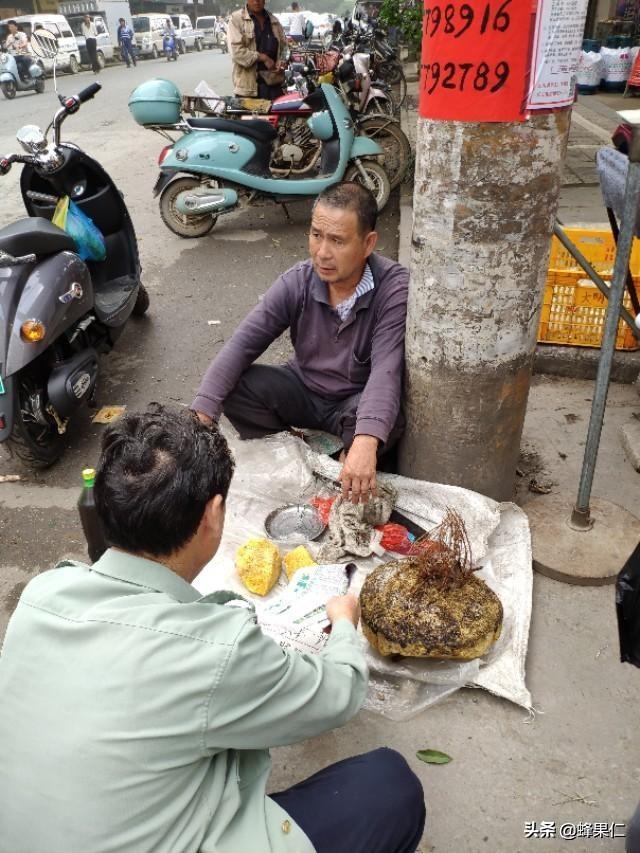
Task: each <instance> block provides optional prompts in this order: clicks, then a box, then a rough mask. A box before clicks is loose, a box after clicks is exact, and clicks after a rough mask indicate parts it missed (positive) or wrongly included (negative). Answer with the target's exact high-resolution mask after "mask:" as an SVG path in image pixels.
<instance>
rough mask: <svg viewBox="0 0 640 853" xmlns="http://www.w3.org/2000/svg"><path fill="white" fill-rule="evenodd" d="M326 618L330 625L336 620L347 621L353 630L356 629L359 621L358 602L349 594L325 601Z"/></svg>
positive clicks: (335, 596)
mask: <svg viewBox="0 0 640 853" xmlns="http://www.w3.org/2000/svg"><path fill="white" fill-rule="evenodd" d="M327 616H328V617H329V621H330V622H331V624H332V625H333V624H335V623H336V622H337V621H338V619H348V620H349V622H351V624H352V625H353V627H354V628H357V627H358V620H359V619H360V602H359V601H358V599H357V598H356V597H355V595H352V594H350V593H347V595H334V596H333V598H330V599H329V601H327Z"/></svg>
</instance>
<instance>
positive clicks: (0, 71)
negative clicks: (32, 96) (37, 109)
mask: <svg viewBox="0 0 640 853" xmlns="http://www.w3.org/2000/svg"><path fill="white" fill-rule="evenodd" d="M0 89H2V94H3V95H4V96H5V98H8V99H9V100H10V101H11V100H13V98H15V96H16V92H32V91H34V92H37V94H39V95H41V94H42V93H43V92H44V70H43V69H42V67H41V66H40V65H38V63H37V62H36V61H35V60H32V62H31V65H30V66H29V76H28V77H27V76H26V75H25V76H24V77H21V76H20V73H19V72H18V63H17V61H16V58H15V56H14V55H13V54H12V53H8V52H7V51H6V50H1V51H0Z"/></svg>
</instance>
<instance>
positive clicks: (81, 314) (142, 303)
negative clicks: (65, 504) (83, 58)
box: [0, 83, 149, 468]
mask: <svg viewBox="0 0 640 853" xmlns="http://www.w3.org/2000/svg"><path fill="white" fill-rule="evenodd" d="M100 89H101V86H100V84H99V83H92V84H91V85H90V86H88V87H87V88H86V89H83V90H82V91H81V92H80V93H79V94H77V95H73V96H71V97H68V98H65V97H64V96H62V95H59V96H58V97H59V100H60V103H61V107H60V109H58V110H57V112H56V113H55V116H54V118H53V121H52V123H51V127H52V128H53V139H52V141H51V143H50V142H49V141H48V140H47V137H46V135H45V134H43V133H42V131H41V130H40V129H39V128H38V127H36V126H35V125H26V126H25V127H22V128H21V129H20V130H19V131H18V134H17V139H18V142H19V143H20V145H21V146H22V148H23V149H24V151H25V152H26V153H25V154H11V155H9V156H6V157H2V158H0V175H6V174H7V172H9V170H10V168H11V166H12V164H13V163H21V164H23V169H22V174H21V176H20V189H21V192H22V198H23V201H24V205H25V207H26V210H27V213H28V217H27V218H25V219H19V220H18V221H17V222H14V223H13V224H12V225H8V226H6V227H5V228H0V442H4V443H5V444H6V446H7V447H8V449H9V451H10V452H11V453H13V454H15V455H16V456H17V457H18V458H19V459H21V460H22V461H23V462H24V463H26V464H27V465H28V466H30V467H32V468H46V467H48V466H49V465H52V464H53V463H54V462H55V461H56V460H57V459H58V458H59V457H60V455H61V454H62V451H63V435H64V433H65V431H66V429H67V424H68V422H69V419H70V417H71V416H72V414H73V413H74V411H75V410H76V409H77V408H78V407H79V406H80V405H81V404H82V403H84V402H87V401H88V402H93V400H94V399H95V391H96V382H97V379H98V354H99V353H103V352H108V351H109V350H111V349H112V347H113V345H114V344H115V342H116V340H117V339H118V337H119V336H120V334H121V333H122V331H123V329H124V326H125V324H126V322H127V320H128V319H129V317H130V315H131V314H135V315H138V316H140V315H142V314H144V313H145V311H146V310H147V308H148V306H149V297H148V294H147V291H146V290H145V288H144V287H143V285H142V284H141V283H140V260H139V257H138V245H137V241H136V235H135V232H134V230H133V225H132V223H131V219H130V217H129V213H128V211H127V208H126V205H125V203H124V199H123V197H122V194H121V193H120V191H119V190H118V188H117V187H116V185H115V184H114V183H113V181H112V180H111V178H110V177H109V175H108V174H107V173H106V172H105V171H104V169H103V168H102V166H101V165H100V164H99V163H98V162H96V161H95V160H93V159H92V158H91V157H89V156H88V155H87V154H85V153H84V152H83V151H82V150H81V149H80V148H78V147H77V146H76V145H73V144H71V143H66V142H61V140H60V130H61V127H62V123H63V122H64V121H65V119H66V118H68V116H70V115H73V114H74V113H76V112H77V111H78V109H79V108H80V105H81V104H83V103H85V102H86V101H88V100H90V99H91V98H93V97H94V96H95V95H96V94H97V92H99V91H100ZM62 196H69V197H70V198H71V199H72V200H73V201H74V202H75V204H76V205H77V206H78V207H79V208H80V210H81V211H83V213H85V214H86V215H87V216H89V217H90V218H91V219H92V220H93V222H94V224H95V225H96V226H97V227H98V228H99V229H100V231H101V232H102V235H103V237H104V241H105V245H106V250H107V251H106V258H105V259H104V260H103V261H83V260H81V258H80V257H79V254H78V247H77V245H76V242H75V240H74V239H73V238H72V237H71V236H70V235H69V234H68V233H67V232H66V231H63V230H62V229H61V228H58V227H57V226H56V225H53V224H52V222H51V221H50V220H51V218H52V216H53V214H54V211H55V209H56V205H57V203H58V200H59V198H60V197H62Z"/></svg>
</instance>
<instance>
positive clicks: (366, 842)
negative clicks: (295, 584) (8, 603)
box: [0, 408, 424, 853]
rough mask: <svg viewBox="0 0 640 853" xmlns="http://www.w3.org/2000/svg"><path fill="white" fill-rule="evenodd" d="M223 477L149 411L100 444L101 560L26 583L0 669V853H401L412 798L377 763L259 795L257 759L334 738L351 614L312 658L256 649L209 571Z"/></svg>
mask: <svg viewBox="0 0 640 853" xmlns="http://www.w3.org/2000/svg"><path fill="white" fill-rule="evenodd" d="M232 469H233V463H232V460H231V456H230V453H229V450H228V447H227V445H226V442H225V440H224V437H223V436H222V434H221V433H219V432H218V431H217V429H215V428H211V427H207V426H205V425H203V424H201V423H200V421H198V420H197V418H195V417H194V416H193V415H191V414H190V413H189V414H184V413H182V414H176V413H172V412H166V411H164V410H162V409H160V408H156V409H154V410H153V411H151V412H148V413H145V414H139V415H137V414H130V415H127V416H125V417H124V418H123V419H122V420H121V421H119V422H118V423H117V424H115V425H113V426H112V427H111V428H110V429H109V431H108V432H107V433H106V435H105V439H104V442H103V453H102V458H101V464H100V469H99V471H98V475H97V479H96V485H95V497H96V504H97V506H98V511H99V514H100V517H101V519H102V522H103V526H104V529H105V533H106V536H107V539H108V541H109V542H111V544H112V546H113V547H111V548H110V549H109V550H107V551H106V553H105V554H104V555H103V556H102V557H101V558H100V559H99V560H98V561H97V562H96V563H95V564H94V565H93V566H91V567H89V566H85V565H81V564H76V563H70V562H67V563H63V564H62V565H60V566H59V567H57V568H56V569H54V570H52V571H47V572H44V573H43V574H41V575H39V576H38V577H36V578H35V579H34V580H32V581H31V582H30V583H29V584H28V585H27V587H26V589H25V590H24V592H23V594H22V596H21V598H20V601H19V603H18V606H17V609H16V611H15V613H14V615H13V617H12V619H11V622H10V624H9V627H8V629H7V634H6V637H5V641H4V645H3V649H2V655H1V656H0V696H1V697H2V701H1V702H0V747H1V758H0V851H1V853H102V851H105V853H106V851H114V853H116V851H117V853H147V852H148V853H197V851H201V852H202V853H262V851H264V853H269V851H273V853H311V851H313V850H317V851H327V853H329V851H331V853H342V851H344V853H358V851H362V853H405V852H406V853H411V851H414V850H415V849H416V847H417V845H418V843H419V840H420V837H421V835H422V829H423V826H424V802H423V797H422V789H421V786H420V783H419V782H418V780H417V779H416V777H415V776H414V774H413V773H412V772H411V770H410V769H409V768H408V766H407V764H406V762H405V761H404V759H403V758H402V757H401V756H399V755H398V754H397V753H395V752H393V751H392V750H386V749H381V750H376V751H374V752H372V753H367V754H366V755H363V756H357V757H355V758H353V759H347V760H346V761H343V762H340V763H338V764H336V765H333V766H331V767H328V768H326V769H325V770H323V771H320V773H318V774H316V775H315V776H314V777H311V779H309V780H305V781H304V782H302V783H301V784H300V785H298V786H295V787H293V788H291V789H288V790H287V791H284V792H281V793H280V794H274V795H272V796H267V795H266V784H267V779H268V776H269V769H270V757H269V751H268V748H269V747H271V746H280V745H283V744H291V743H295V742H297V741H301V740H304V739H305V738H308V737H312V736H314V735H317V734H320V733H321V732H324V731H328V730H330V729H332V728H334V727H336V726H340V725H343V724H344V723H345V722H347V720H349V719H350V718H351V717H352V716H353V715H354V714H355V713H356V712H357V711H358V709H359V708H360V706H361V704H362V701H363V699H364V695H365V690H366V685H367V667H366V664H365V660H364V657H363V654H362V650H361V646H360V643H359V640H358V637H357V634H356V630H355V626H356V625H357V621H358V606H357V602H356V600H355V599H353V598H352V597H351V596H343V597H337V598H334V599H332V600H331V601H330V602H329V603H328V605H327V613H328V616H329V618H330V620H331V622H332V632H331V636H330V638H329V641H328V643H327V645H326V648H325V650H324V651H323V652H322V653H321V654H319V655H303V654H299V653H296V652H293V651H290V650H287V649H282V648H280V646H279V645H278V644H277V643H276V642H274V641H273V640H271V639H269V638H268V637H266V636H265V635H263V634H262V632H261V631H260V628H259V627H258V625H257V624H256V619H255V614H254V611H253V608H252V607H251V606H249V605H248V603H247V602H245V601H243V600H242V599H239V598H238V596H236V595H234V594H233V593H214V594H212V595H209V596H205V597H204V598H203V597H200V595H199V594H198V593H197V591H196V590H195V589H194V587H193V586H191V581H192V580H193V579H194V578H195V577H196V575H197V574H198V573H199V571H200V570H201V569H202V567H203V566H204V565H205V563H207V562H208V561H209V560H210V559H211V557H212V556H213V555H214V554H215V552H216V550H217V548H218V545H219V543H220V538H221V536H222V529H223V523H224V509H225V498H226V495H227V491H228V488H229V483H230V481H231V476H232Z"/></svg>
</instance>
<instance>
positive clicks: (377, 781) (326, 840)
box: [271, 749, 426, 853]
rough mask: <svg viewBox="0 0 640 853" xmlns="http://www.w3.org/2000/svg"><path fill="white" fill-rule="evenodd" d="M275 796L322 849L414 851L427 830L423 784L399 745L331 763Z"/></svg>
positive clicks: (335, 852) (325, 852)
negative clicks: (395, 747) (395, 749)
mask: <svg viewBox="0 0 640 853" xmlns="http://www.w3.org/2000/svg"><path fill="white" fill-rule="evenodd" d="M271 799H272V800H275V801H276V803H278V805H279V806H281V807H282V808H283V809H284V810H285V811H286V812H287V814H289V815H290V816H291V817H292V818H293V820H294V821H295V822H296V823H297V824H298V826H299V827H300V828H301V829H302V830H303V831H304V832H305V833H306V835H307V836H308V837H309V840H310V841H311V843H312V844H313V846H314V847H315V849H316V851H317V853H413V851H415V850H416V848H417V847H418V844H419V843H420V839H421V838H422V833H423V832H424V824H425V818H426V809H425V804H424V792H423V790H422V785H421V784H420V780H419V779H418V777H417V776H416V775H415V773H414V772H413V771H412V770H411V768H410V767H409V765H408V764H407V762H406V761H405V760H404V758H403V757H402V756H401V755H400V753H398V752H395V751H394V750H393V749H376V750H374V751H373V752H366V753H365V754H364V755H357V756H356V757H355V758H347V759H345V760H344V761H339V762H338V763H337V764H331V765H330V766H329V767H326V768H325V769H324V770H321V771H320V772H319V773H316V774H315V775H314V776H310V777H309V779H305V780H304V781H303V782H300V783H299V784H298V785H294V786H293V787H292V788H288V789H287V790H286V791H281V792H280V793H279V794H272V795H271Z"/></svg>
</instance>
